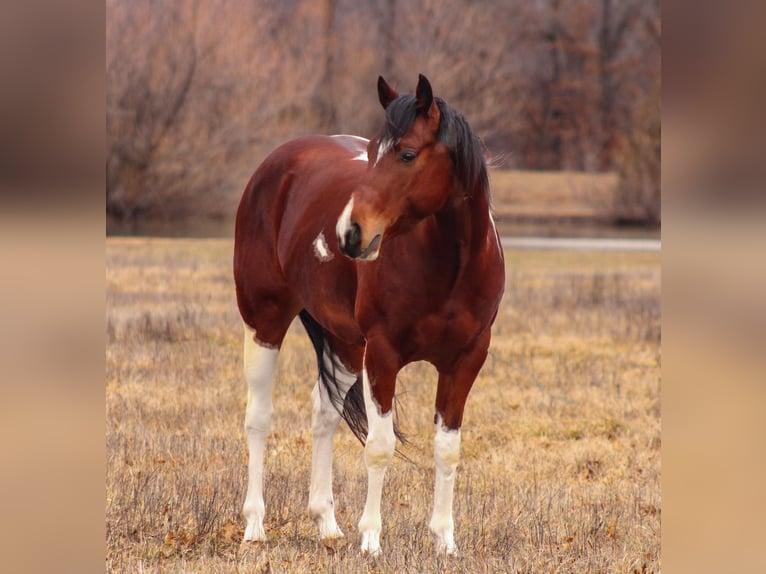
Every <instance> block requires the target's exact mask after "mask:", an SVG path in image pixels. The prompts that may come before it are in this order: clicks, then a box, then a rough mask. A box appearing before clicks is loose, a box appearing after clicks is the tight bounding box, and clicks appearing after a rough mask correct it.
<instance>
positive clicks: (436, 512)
mask: <svg viewBox="0 0 766 574" xmlns="http://www.w3.org/2000/svg"><path fill="white" fill-rule="evenodd" d="M435 426H436V434H435V436H434V461H435V463H436V481H435V484H434V509H433V514H432V515H431V521H430V522H429V523H428V527H429V528H430V529H431V532H432V533H433V534H434V537H435V538H436V550H437V552H446V553H447V554H453V553H455V552H456V551H457V547H456V546H455V536H454V522H453V520H452V500H453V495H454V487H455V474H456V473H457V464H458V461H459V460H460V429H459V428H458V429H450V428H448V427H446V426H445V425H444V422H443V421H442V419H441V416H440V415H437V417H436V425H435Z"/></svg>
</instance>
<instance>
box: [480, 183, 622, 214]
mask: <svg viewBox="0 0 766 574" xmlns="http://www.w3.org/2000/svg"><path fill="white" fill-rule="evenodd" d="M490 181H491V185H492V198H493V211H494V213H495V215H496V217H497V218H498V219H499V220H500V221H501V222H502V221H562V220H563V221H567V220H572V221H613V220H614V219H615V218H616V216H617V213H616V212H615V208H616V206H617V196H616V194H617V191H618V184H619V178H618V176H617V174H616V173H586V172H574V171H524V170H492V171H491V172H490Z"/></svg>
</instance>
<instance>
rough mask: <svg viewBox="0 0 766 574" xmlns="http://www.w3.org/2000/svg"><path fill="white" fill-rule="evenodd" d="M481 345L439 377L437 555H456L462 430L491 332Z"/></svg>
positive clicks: (433, 520)
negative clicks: (454, 508)
mask: <svg viewBox="0 0 766 574" xmlns="http://www.w3.org/2000/svg"><path fill="white" fill-rule="evenodd" d="M485 337H486V339H485V341H484V342H482V344H480V345H479V346H477V347H476V348H475V349H474V350H473V351H472V352H471V353H468V354H466V355H465V356H464V357H463V358H462V360H461V361H460V363H459V364H458V368H457V369H456V370H454V371H453V372H451V373H449V374H445V373H439V383H438V387H437V390H436V415H435V417H434V426H435V427H436V428H435V431H436V432H435V435H434V462H435V466H436V473H435V474H436V478H435V483H434V508H433V514H432V515H431V521H430V522H429V523H428V526H429V528H430V530H431V532H432V533H433V535H434V537H435V539H436V550H437V552H446V553H447V554H454V553H456V552H457V546H456V545H455V534H454V530H455V525H454V521H453V519H452V502H453V498H454V490H455V475H456V474H457V465H458V462H459V460H460V427H461V425H462V423H463V410H464V409H465V403H466V400H467V399H468V393H469V392H470V390H471V387H472V386H473V382H474V380H475V379H476V376H477V375H478V373H479V370H480V369H481V366H482V365H483V364H484V359H485V358H486V356H487V347H488V346H489V332H487V335H486V336H485Z"/></svg>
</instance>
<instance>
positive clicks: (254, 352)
mask: <svg viewBox="0 0 766 574" xmlns="http://www.w3.org/2000/svg"><path fill="white" fill-rule="evenodd" d="M278 354H279V349H273V348H269V347H266V346H262V345H259V344H258V343H257V342H256V341H255V331H253V330H252V329H250V328H249V327H247V326H245V344H244V357H245V379H246V380H247V410H246V413H245V433H246V434H247V446H248V451H249V462H248V479H247V497H246V498H245V504H244V506H243V508H242V513H243V514H244V516H245V519H246V520H247V526H246V528H245V537H244V540H245V541H248V540H266V533H265V531H264V529H263V515H264V511H265V505H264V502H263V450H264V447H265V445H266V437H267V436H268V434H269V428H270V426H271V415H272V413H273V411H274V407H273V404H272V398H271V389H272V386H273V382H274V375H275V374H276V367H277V356H278Z"/></svg>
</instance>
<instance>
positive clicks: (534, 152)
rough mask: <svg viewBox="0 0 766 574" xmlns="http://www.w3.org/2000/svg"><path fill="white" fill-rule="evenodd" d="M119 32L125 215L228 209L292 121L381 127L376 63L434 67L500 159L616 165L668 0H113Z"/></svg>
mask: <svg viewBox="0 0 766 574" xmlns="http://www.w3.org/2000/svg"><path fill="white" fill-rule="evenodd" d="M106 40H107V42H106V43H107V54H106V56H107V58H106V68H107V69H106V120H107V121H106V124H107V125H106V128H107V130H106V131H107V138H106V139H107V141H106V144H107V145H106V148H107V158H106V171H107V186H106V202H107V213H108V215H109V217H110V218H112V219H114V220H119V221H131V220H136V219H139V220H140V219H142V218H143V219H146V218H150V217H151V218H161V219H177V218H179V217H190V216H193V215H199V214H204V215H206V216H217V217H226V216H227V215H228V214H230V213H232V212H233V211H234V206H235V205H236V200H237V198H238V197H239V194H240V193H241V190H242V189H243V187H244V185H245V182H246V181H247V179H248V177H249V175H250V174H251V173H252V171H253V170H254V169H255V167H256V166H257V165H258V163H260V161H261V160H262V159H263V158H264V156H265V154H266V153H268V152H269V151H270V150H271V149H273V148H274V147H276V146H277V145H279V144H280V143H282V142H283V141H285V140H286V139H288V138H289V137H293V136H296V135H299V134H307V133H325V134H332V133H353V134H357V135H361V136H365V137H371V136H372V135H374V133H375V132H376V131H377V130H378V129H379V127H380V124H381V122H382V113H381V110H380V107H379V105H378V103H377V98H376V97H375V81H376V79H377V76H378V75H383V76H385V77H386V78H387V79H388V80H389V81H391V82H392V85H394V86H396V87H397V89H399V90H400V91H402V92H409V91H412V89H413V88H414V82H415V80H416V77H417V73H419V72H422V73H424V74H426V75H427V76H428V77H429V78H430V80H431V82H432V83H433V85H434V87H435V89H436V93H437V95H439V96H441V97H443V98H444V99H445V100H446V101H448V102H449V103H450V104H451V105H453V106H454V107H455V108H456V109H458V110H460V111H461V112H462V113H463V114H464V115H465V116H466V117H467V118H468V119H469V121H470V122H471V125H472V127H473V129H474V130H475V131H476V133H477V134H479V135H480V136H481V137H482V138H483V139H484V141H485V142H486V144H487V148H488V151H489V154H490V155H491V157H492V158H493V161H494V163H495V164H496V165H497V166H498V167H503V168H515V169H519V168H521V169H544V170H559V169H563V170H575V171H588V172H594V171H606V170H615V169H616V168H617V167H618V165H617V162H616V161H615V160H616V158H617V157H618V155H619V153H621V152H624V150H625V149H627V148H629V147H630V143H631V142H630V141H629V139H628V138H629V136H630V137H632V134H633V133H638V132H641V131H642V130H643V129H644V126H651V125H653V124H652V122H658V121H659V109H655V108H654V107H652V106H649V107H647V105H646V101H647V99H648V98H649V99H650V98H651V94H652V91H653V90H654V88H655V86H656V85H657V83H658V78H659V2H658V1H652V2H645V1H644V0H622V1H619V2H618V1H617V0H547V1H542V2H527V1H522V0H518V1H512V2H509V1H507V0H491V1H484V2H469V1H467V0H466V1H459V2H441V1H437V0H423V1H422V2H417V3H404V2H401V1H399V0H377V1H375V2H356V1H353V0H322V1H314V0H285V1H283V2H273V1H269V0H258V1H255V2H223V1H222V0H213V1H209V2H200V1H198V0H183V1H177V2H159V1H157V0H108V2H107V20H106ZM630 149H632V150H633V151H632V153H631V154H627V153H623V157H624V158H627V159H626V160H625V161H628V160H630V161H635V162H645V161H647V160H648V159H652V158H654V157H655V156H656V158H657V160H658V159H659V151H658V150H655V149H654V148H652V147H640V148H635V146H634V147H632V148H630ZM638 152H640V153H641V154H642V155H641V156H640V157H639V156H637V155H636V154H637V153H638ZM643 154H649V157H644V155H643ZM625 173H626V177H632V176H633V172H629V171H626V172H625ZM650 175H651V174H650ZM626 197H630V198H635V199H636V200H641V199H642V197H643V196H642V195H640V194H639V195H635V194H633V195H628V196H626Z"/></svg>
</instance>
